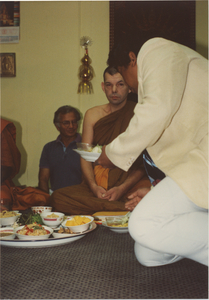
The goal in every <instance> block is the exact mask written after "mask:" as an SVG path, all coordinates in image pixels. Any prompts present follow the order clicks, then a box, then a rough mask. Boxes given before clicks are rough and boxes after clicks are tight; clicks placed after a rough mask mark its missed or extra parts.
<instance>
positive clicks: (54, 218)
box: [40, 212, 65, 228]
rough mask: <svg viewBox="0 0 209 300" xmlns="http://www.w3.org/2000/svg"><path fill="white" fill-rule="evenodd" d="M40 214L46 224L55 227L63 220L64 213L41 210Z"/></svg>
mask: <svg viewBox="0 0 209 300" xmlns="http://www.w3.org/2000/svg"><path fill="white" fill-rule="evenodd" d="M40 216H41V218H42V221H43V223H44V224H45V225H46V226H49V227H51V228H56V227H57V226H59V225H60V224H61V223H62V222H63V220H64V216H65V215H64V214H63V213H60V212H42V213H41V214H40Z"/></svg>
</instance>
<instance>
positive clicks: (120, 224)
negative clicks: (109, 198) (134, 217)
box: [102, 217, 128, 233]
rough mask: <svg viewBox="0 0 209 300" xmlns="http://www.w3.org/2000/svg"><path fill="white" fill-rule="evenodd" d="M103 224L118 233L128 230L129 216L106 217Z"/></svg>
mask: <svg viewBox="0 0 209 300" xmlns="http://www.w3.org/2000/svg"><path fill="white" fill-rule="evenodd" d="M102 225H104V226H105V227H108V228H109V229H110V230H112V231H114V232H117V233H125V232H128V218H126V219H125V218H124V217H123V218H121V217H106V218H105V222H103V223H102Z"/></svg>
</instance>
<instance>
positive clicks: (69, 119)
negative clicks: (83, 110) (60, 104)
mask: <svg viewBox="0 0 209 300" xmlns="http://www.w3.org/2000/svg"><path fill="white" fill-rule="evenodd" d="M56 128H57V130H58V131H59V132H60V135H61V137H63V138H76V135H77V130H78V122H77V119H76V116H75V114H74V112H69V113H67V114H60V115H59V126H57V125H56Z"/></svg>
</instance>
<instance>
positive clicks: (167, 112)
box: [106, 38, 189, 171]
mask: <svg viewBox="0 0 209 300" xmlns="http://www.w3.org/2000/svg"><path fill="white" fill-rule="evenodd" d="M188 67H189V58H188V56H187V54H186V53H185V52H184V51H183V49H182V48H181V47H179V45H178V44H176V43H173V42H171V41H167V40H165V39H161V38H156V39H152V40H151V42H147V43H146V44H144V46H143V47H142V49H141V50H140V52H139V54H138V57H137V69H138V104H137V105H136V107H135V109H134V116H133V118H132V119H131V121H130V123H129V126H128V128H127V129H126V131H125V132H124V133H122V134H121V135H119V136H118V137H117V138H116V139H115V140H113V141H112V142H111V143H110V144H109V145H107V146H106V155H107V156H108V158H109V159H110V160H111V161H112V162H113V163H114V164H115V165H116V166H118V167H119V168H121V169H123V170H125V171H127V170H128V169H129V168H130V167H131V165H132V164H133V162H134V161H135V160H136V159H137V157H138V156H139V155H140V154H141V153H142V151H143V150H144V149H146V148H147V147H150V146H152V145H154V144H155V143H157V141H158V140H159V139H160V137H161V135H162V134H163V132H164V130H165V129H166V128H167V127H168V126H169V124H170V123H171V122H172V118H173V117H174V115H175V114H176V113H177V111H178V109H179V107H180V105H181V102H182V98H183V94H184V89H185V86H186V82H187V73H188Z"/></svg>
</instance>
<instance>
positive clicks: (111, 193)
mask: <svg viewBox="0 0 209 300" xmlns="http://www.w3.org/2000/svg"><path fill="white" fill-rule="evenodd" d="M122 195H123V191H122V190H121V189H120V187H119V186H115V187H113V188H111V189H109V190H108V191H106V192H105V194H104V195H103V197H102V198H103V199H106V200H108V201H117V200H118V199H119V198H120V197H121V196H122Z"/></svg>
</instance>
